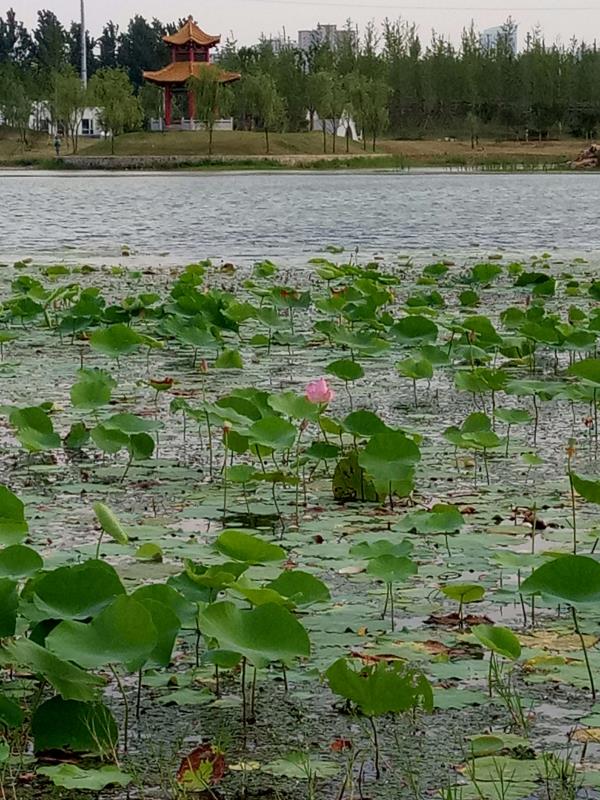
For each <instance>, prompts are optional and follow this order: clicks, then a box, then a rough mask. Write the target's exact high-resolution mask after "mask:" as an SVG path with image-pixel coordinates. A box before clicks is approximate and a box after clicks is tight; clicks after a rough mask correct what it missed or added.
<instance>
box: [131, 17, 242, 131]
mask: <svg viewBox="0 0 600 800" xmlns="http://www.w3.org/2000/svg"><path fill="white" fill-rule="evenodd" d="M163 41H164V42H165V43H166V44H167V45H168V46H169V49H170V51H171V63H170V64H167V66H166V67H163V69H159V70H156V71H154V72H144V79H145V80H147V81H148V82H149V83H153V84H155V85H156V86H160V87H161V88H162V89H163V90H164V104H163V108H164V124H165V126H166V127H167V128H171V127H184V125H183V121H184V119H185V117H186V111H187V117H188V119H189V121H190V127H192V128H193V127H194V117H195V108H194V96H193V93H192V92H191V91H189V89H188V87H187V81H188V80H189V79H190V78H191V77H192V76H195V77H196V78H197V77H198V76H199V75H200V74H201V72H202V70H205V69H207V68H210V69H214V70H218V78H219V81H220V82H221V83H233V82H234V81H238V80H239V79H240V77H241V75H239V74H238V73H237V72H225V71H224V70H221V69H218V67H216V66H214V65H213V64H211V58H210V56H211V54H210V51H211V48H213V47H215V46H216V45H218V44H219V42H220V41H221V37H220V36H210V35H209V34H208V33H204V31H203V30H202V29H201V28H199V27H198V25H196V23H195V22H194V19H193V17H191V16H190V17H188V19H187V21H186V22H185V23H184V25H183V26H182V27H181V28H180V29H179V30H178V31H177V33H174V34H173V35H171V36H163Z"/></svg>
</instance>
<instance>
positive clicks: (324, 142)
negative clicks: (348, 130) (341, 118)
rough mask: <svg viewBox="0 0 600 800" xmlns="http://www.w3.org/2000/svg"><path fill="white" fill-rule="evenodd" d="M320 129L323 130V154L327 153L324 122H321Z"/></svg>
mask: <svg viewBox="0 0 600 800" xmlns="http://www.w3.org/2000/svg"><path fill="white" fill-rule="evenodd" d="M321 128H322V129H323V152H324V153H326V152H327V125H326V124H325V120H322V121H321Z"/></svg>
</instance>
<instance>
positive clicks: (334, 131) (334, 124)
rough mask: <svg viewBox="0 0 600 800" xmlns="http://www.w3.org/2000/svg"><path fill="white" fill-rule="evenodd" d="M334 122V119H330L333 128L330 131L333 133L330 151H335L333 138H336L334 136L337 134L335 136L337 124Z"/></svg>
mask: <svg viewBox="0 0 600 800" xmlns="http://www.w3.org/2000/svg"><path fill="white" fill-rule="evenodd" d="M336 122H337V120H335V119H332V120H331V126H332V128H333V131H332V133H333V146H332V149H331V152H332V153H335V140H336V138H337V136H336V134H337V125H336Z"/></svg>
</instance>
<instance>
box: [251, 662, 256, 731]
mask: <svg viewBox="0 0 600 800" xmlns="http://www.w3.org/2000/svg"><path fill="white" fill-rule="evenodd" d="M250 715H251V718H252V720H254V719H255V717H256V667H254V672H253V673H252V693H251V695H250Z"/></svg>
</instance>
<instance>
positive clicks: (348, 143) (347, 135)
mask: <svg viewBox="0 0 600 800" xmlns="http://www.w3.org/2000/svg"><path fill="white" fill-rule="evenodd" d="M349 152H350V126H349V125H348V126H347V128H346V153H349Z"/></svg>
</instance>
